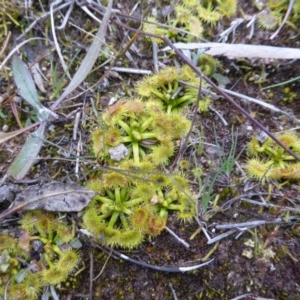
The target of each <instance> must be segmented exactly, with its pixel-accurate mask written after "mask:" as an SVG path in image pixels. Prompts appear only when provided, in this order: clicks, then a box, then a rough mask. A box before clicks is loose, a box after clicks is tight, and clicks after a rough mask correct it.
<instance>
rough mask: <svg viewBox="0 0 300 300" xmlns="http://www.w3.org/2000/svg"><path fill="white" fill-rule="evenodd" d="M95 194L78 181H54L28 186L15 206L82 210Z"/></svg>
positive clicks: (30, 208)
mask: <svg viewBox="0 0 300 300" xmlns="http://www.w3.org/2000/svg"><path fill="white" fill-rule="evenodd" d="M95 194H96V193H95V192H94V191H91V190H89V189H86V188H83V187H81V186H80V185H78V184H76V183H63V182H59V181H54V182H50V183H46V184H44V185H42V186H30V187H28V188H26V189H25V190H23V191H22V192H21V193H20V194H18V196H17V197H16V199H15V202H14V207H19V206H20V207H21V206H22V207H23V209H25V210H32V209H42V210H50V211H65V212H67V211H80V210H82V209H83V208H84V207H86V206H87V205H88V204H89V202H90V200H91V199H92V197H93V196H95Z"/></svg>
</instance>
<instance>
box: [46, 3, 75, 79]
mask: <svg viewBox="0 0 300 300" xmlns="http://www.w3.org/2000/svg"><path fill="white" fill-rule="evenodd" d="M61 2H62V0H57V1H55V2H54V3H52V4H51V5H50V21H51V30H52V35H53V41H54V44H55V48H56V52H57V54H58V57H59V59H60V63H61V65H62V67H63V69H64V71H65V73H66V74H67V75H68V77H69V79H71V76H70V73H69V71H68V67H67V65H66V63H65V61H64V58H63V56H62V54H61V50H60V46H59V43H58V41H57V37H56V32H55V25H54V15H53V7H54V6H56V5H57V4H60V3H61ZM71 6H72V4H71Z"/></svg>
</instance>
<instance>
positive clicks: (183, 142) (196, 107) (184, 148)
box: [170, 76, 202, 170]
mask: <svg viewBox="0 0 300 300" xmlns="http://www.w3.org/2000/svg"><path fill="white" fill-rule="evenodd" d="M201 82H202V77H201V76H200V85H199V88H198V96H197V103H196V105H195V108H194V113H193V120H192V124H191V128H190V130H189V132H188V133H187V135H186V136H185V138H184V140H183V141H182V143H181V145H180V149H179V151H178V154H177V156H176V158H175V159H174V162H173V163H172V165H171V167H170V169H171V170H172V169H173V168H174V167H175V166H176V164H177V162H178V161H179V160H180V158H181V157H182V156H183V154H184V151H185V150H186V145H187V143H188V140H189V137H190V135H191V133H192V130H193V128H194V125H195V123H196V119H197V112H198V106H199V102H200V99H201Z"/></svg>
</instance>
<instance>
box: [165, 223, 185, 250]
mask: <svg viewBox="0 0 300 300" xmlns="http://www.w3.org/2000/svg"><path fill="white" fill-rule="evenodd" d="M165 229H166V230H167V231H168V232H169V233H170V234H171V235H172V236H173V237H174V238H175V239H176V240H177V241H178V242H179V243H181V244H182V245H183V246H184V247H186V248H189V247H190V245H189V244H188V243H187V242H186V241H184V240H183V239H181V238H180V237H179V236H178V235H177V234H176V233H175V232H174V231H173V230H171V229H170V228H169V227H167V226H166V227H165Z"/></svg>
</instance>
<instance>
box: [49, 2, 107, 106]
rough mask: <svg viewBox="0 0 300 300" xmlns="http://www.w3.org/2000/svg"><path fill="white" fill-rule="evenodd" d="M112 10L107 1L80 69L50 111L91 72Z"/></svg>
mask: <svg viewBox="0 0 300 300" xmlns="http://www.w3.org/2000/svg"><path fill="white" fill-rule="evenodd" d="M111 8H112V0H110V1H109V3H108V6H107V10H106V13H105V15H104V17H103V21H102V24H101V26H100V28H99V30H98V32H97V34H96V38H95V39H94V41H93V43H92V45H91V47H90V48H89V50H88V52H87V54H86V56H85V58H84V59H83V61H82V63H81V65H80V67H79V68H78V70H77V72H76V73H75V75H74V77H73V79H72V80H71V82H70V83H69V85H68V86H67V88H66V89H65V91H64V92H63V93H62V95H61V96H60V97H59V98H58V99H57V100H56V101H55V103H54V104H53V105H52V106H51V110H55V109H56V107H57V106H58V105H59V103H60V102H61V101H62V100H63V99H64V98H65V97H66V96H67V95H69V94H70V93H71V92H72V91H74V90H75V89H76V88H77V87H78V86H79V85H80V84H81V83H82V81H83V80H84V79H85V78H86V77H87V76H88V74H89V73H90V71H91V70H92V68H93V66H94V64H95V62H96V60H97V58H98V56H99V54H100V51H101V47H102V45H103V44H104V41H105V34H106V30H107V27H108V24H109V18H110V13H111Z"/></svg>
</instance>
